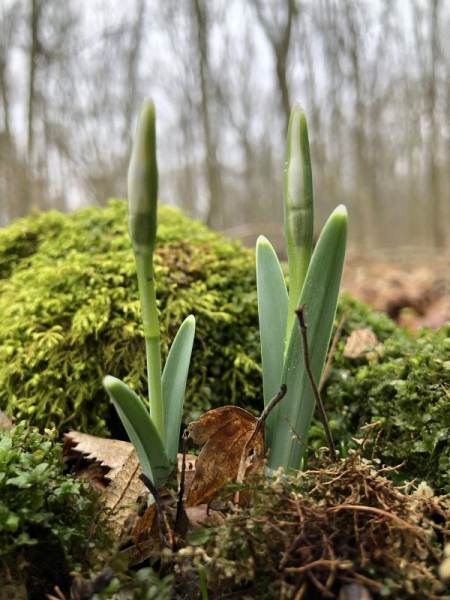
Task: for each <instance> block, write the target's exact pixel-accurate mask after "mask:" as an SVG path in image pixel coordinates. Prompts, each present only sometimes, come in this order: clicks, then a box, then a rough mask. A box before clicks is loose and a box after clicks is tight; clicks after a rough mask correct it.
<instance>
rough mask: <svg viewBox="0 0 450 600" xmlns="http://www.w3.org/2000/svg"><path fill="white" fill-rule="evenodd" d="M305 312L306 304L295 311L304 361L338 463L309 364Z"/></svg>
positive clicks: (329, 445)
mask: <svg viewBox="0 0 450 600" xmlns="http://www.w3.org/2000/svg"><path fill="white" fill-rule="evenodd" d="M304 310H305V304H304V303H303V304H301V305H300V306H299V307H298V308H297V309H296V311H295V314H296V315H297V317H298V321H299V324H300V333H301V336H302V343H303V359H304V361H305V370H306V373H307V375H308V379H309V382H310V384H311V387H312V390H313V392H314V397H315V399H316V406H317V408H318V410H319V415H320V420H321V421H322V425H323V426H324V429H325V434H326V436H327V442H328V447H329V448H330V453H331V458H332V459H333V460H334V461H336V448H335V446H334V442H333V436H332V435H331V429H330V424H329V423H328V419H327V415H326V412H325V408H324V405H323V402H322V398H321V397H320V393H319V389H318V387H317V384H316V381H315V379H314V375H313V374H312V371H311V365H310V363H309V351H308V338H307V334H306V332H307V329H308V327H307V325H306V323H305V319H304V314H303V311H304Z"/></svg>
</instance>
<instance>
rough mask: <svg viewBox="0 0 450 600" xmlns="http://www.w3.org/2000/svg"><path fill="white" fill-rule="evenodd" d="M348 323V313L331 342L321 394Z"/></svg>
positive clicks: (321, 381) (321, 384)
mask: <svg viewBox="0 0 450 600" xmlns="http://www.w3.org/2000/svg"><path fill="white" fill-rule="evenodd" d="M346 321H347V313H344V316H343V317H342V319H341V320H340V321H339V325H338V326H337V329H336V332H335V334H334V336H333V341H332V342H331V346H330V350H329V352H328V358H327V362H326V363H325V368H324V370H323V373H322V377H321V378H320V383H319V393H322V392H323V388H324V387H325V382H326V380H327V377H328V373H329V371H330V369H331V364H332V363H333V358H334V353H335V351H336V346H337V343H338V341H339V339H340V337H341V333H342V330H343V329H344V325H345V323H346Z"/></svg>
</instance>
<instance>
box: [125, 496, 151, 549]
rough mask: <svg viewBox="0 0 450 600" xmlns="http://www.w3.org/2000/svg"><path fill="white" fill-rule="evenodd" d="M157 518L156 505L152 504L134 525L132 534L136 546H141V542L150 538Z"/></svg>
mask: <svg viewBox="0 0 450 600" xmlns="http://www.w3.org/2000/svg"><path fill="white" fill-rule="evenodd" d="M156 516H157V512H156V504H155V503H153V504H150V506H148V507H147V509H146V511H145V513H144V514H143V515H142V517H140V518H139V519H137V520H136V523H135V524H134V527H133V531H132V532H131V537H132V539H133V542H134V544H139V542H141V541H143V540H144V539H145V538H144V536H146V538H147V539H148V538H149V537H150V535H151V532H152V528H153V526H154V524H155V522H156ZM155 537H156V536H155Z"/></svg>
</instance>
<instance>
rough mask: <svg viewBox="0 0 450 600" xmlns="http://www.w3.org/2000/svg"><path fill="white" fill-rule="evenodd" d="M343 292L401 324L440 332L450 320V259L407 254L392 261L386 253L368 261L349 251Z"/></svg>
mask: <svg viewBox="0 0 450 600" xmlns="http://www.w3.org/2000/svg"><path fill="white" fill-rule="evenodd" d="M383 254H384V256H383ZM342 290H343V291H350V292H351V293H352V294H353V295H354V296H355V297H356V298H358V299H359V300H362V301H363V302H366V303H367V304H369V305H370V306H371V307H373V308H374V309H375V310H379V311H384V312H386V313H387V314H388V315H389V316H390V317H391V318H392V319H394V320H395V321H397V322H398V323H399V324H400V325H406V326H408V327H410V328H411V329H414V330H415V329H418V328H420V327H423V326H427V327H431V328H433V329H438V328H439V327H441V326H442V325H443V324H444V323H445V322H446V321H448V320H450V258H449V257H445V258H440V257H434V258H430V259H427V260H424V259H423V260H417V259H416V258H415V257H414V256H413V255H411V254H408V253H407V252H403V253H399V254H398V256H395V258H393V256H392V254H391V256H389V253H388V252H387V251H386V252H384V253H381V254H379V255H377V256H375V258H372V259H368V258H365V257H364V256H362V257H361V256H358V255H357V254H356V253H354V252H353V253H352V252H350V253H349V255H348V257H347V260H346V267H345V271H344V277H343V282H342Z"/></svg>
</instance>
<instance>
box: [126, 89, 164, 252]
mask: <svg viewBox="0 0 450 600" xmlns="http://www.w3.org/2000/svg"><path fill="white" fill-rule="evenodd" d="M157 200H158V166H157V162H156V133H155V105H154V104H153V102H152V100H146V101H145V102H144V103H143V105H142V106H141V109H140V111H139V117H138V122H137V126H136V135H135V137H134V141H133V149H132V152H131V158H130V165H129V167H128V220H129V230H130V236H131V241H132V243H133V248H134V251H135V252H137V253H139V254H150V255H152V254H153V250H154V248H155V242H156V225H157V216H156V209H157Z"/></svg>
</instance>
